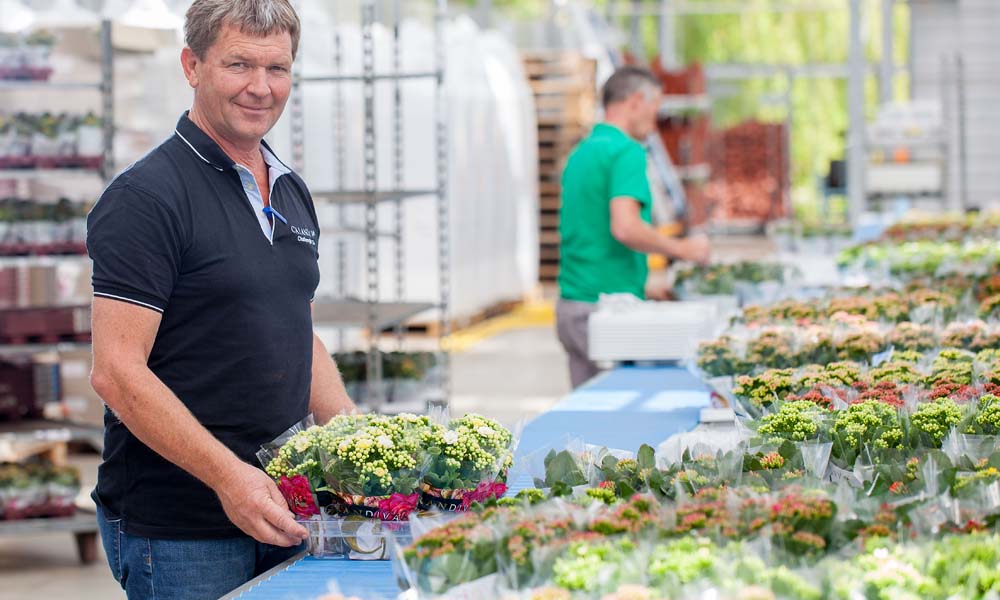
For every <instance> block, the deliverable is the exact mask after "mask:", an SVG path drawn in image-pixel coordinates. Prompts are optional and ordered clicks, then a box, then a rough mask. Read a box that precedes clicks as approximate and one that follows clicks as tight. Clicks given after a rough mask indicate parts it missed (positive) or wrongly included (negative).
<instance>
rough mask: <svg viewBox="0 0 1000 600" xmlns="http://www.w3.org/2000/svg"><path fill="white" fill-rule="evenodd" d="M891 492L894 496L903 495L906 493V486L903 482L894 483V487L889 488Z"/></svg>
mask: <svg viewBox="0 0 1000 600" xmlns="http://www.w3.org/2000/svg"><path fill="white" fill-rule="evenodd" d="M889 492H890V493H892V494H902V493H904V492H906V486H905V485H904V484H903V482H902V481H894V482H892V485H890V486H889Z"/></svg>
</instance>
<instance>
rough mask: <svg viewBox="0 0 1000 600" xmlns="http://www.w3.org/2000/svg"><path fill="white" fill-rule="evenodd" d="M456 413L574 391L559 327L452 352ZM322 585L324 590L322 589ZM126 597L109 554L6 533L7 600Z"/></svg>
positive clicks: (2, 558)
mask: <svg viewBox="0 0 1000 600" xmlns="http://www.w3.org/2000/svg"><path fill="white" fill-rule="evenodd" d="M452 364H453V368H452V373H453V386H454V387H453V400H452V410H453V412H454V413H455V414H463V413H465V412H479V413H482V414H484V415H487V416H491V417H493V418H496V419H499V420H501V421H502V422H503V423H504V424H506V425H508V426H511V425H514V424H515V423H516V422H517V421H519V420H520V419H522V418H530V417H532V416H534V415H537V414H538V413H540V412H543V411H544V410H546V409H547V408H549V407H550V406H552V405H553V404H554V403H555V402H556V401H558V400H559V398H561V397H562V396H563V395H565V394H566V393H567V392H568V391H569V375H568V370H567V367H566V363H565V358H564V355H563V353H562V349H561V348H560V346H559V342H558V341H557V340H556V337H555V332H554V330H553V328H552V327H545V328H526V329H515V330H511V331H507V332H505V333H502V334H500V335H497V336H495V337H492V338H488V339H485V340H483V341H481V342H479V343H477V344H475V345H473V346H471V347H469V348H467V349H465V350H464V351H463V352H460V353H457V354H454V355H453V358H452ZM73 462H74V463H75V464H78V465H79V466H80V468H81V471H82V474H83V477H84V489H86V490H90V489H92V487H93V485H94V482H95V480H96V476H97V465H98V462H99V460H98V458H97V457H95V456H74V457H73ZM320 591H321V590H317V592H320ZM124 597H125V595H124V593H123V592H122V591H121V588H119V587H118V584H117V582H115V580H114V579H113V578H112V577H111V572H110V570H109V569H108V566H107V563H106V562H104V555H103V552H102V553H101V556H100V558H99V560H98V562H96V563H95V564H93V565H88V566H80V564H79V562H78V561H77V558H76V548H75V545H74V543H73V538H72V536H71V535H69V534H49V535H42V536H24V537H17V538H0V600H20V599H28V598H31V599H35V598H53V599H59V600H61V599H73V600H114V599H120V598H124Z"/></svg>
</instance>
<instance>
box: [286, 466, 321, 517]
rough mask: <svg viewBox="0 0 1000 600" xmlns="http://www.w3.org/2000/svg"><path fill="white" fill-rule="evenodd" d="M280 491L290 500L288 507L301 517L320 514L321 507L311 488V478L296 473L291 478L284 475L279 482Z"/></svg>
mask: <svg viewBox="0 0 1000 600" xmlns="http://www.w3.org/2000/svg"><path fill="white" fill-rule="evenodd" d="M278 491H280V492H281V495H282V496H284V497H285V501H286V502H288V508H290V509H291V510H292V512H293V513H295V514H296V515H298V516H300V517H311V516H313V515H318V514H319V508H318V507H317V506H316V502H315V501H314V500H313V495H312V490H311V489H309V479H308V478H306V476H305V475H295V476H294V477H292V478H291V479H289V478H288V477H286V476H284V475H282V476H281V481H280V482H278Z"/></svg>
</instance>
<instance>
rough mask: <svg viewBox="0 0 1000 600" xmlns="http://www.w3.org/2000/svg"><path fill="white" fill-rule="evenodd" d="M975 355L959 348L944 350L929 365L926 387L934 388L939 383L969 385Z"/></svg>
mask: <svg viewBox="0 0 1000 600" xmlns="http://www.w3.org/2000/svg"><path fill="white" fill-rule="evenodd" d="M975 358H976V355H975V354H973V353H972V352H969V351H966V350H961V349H959V348H945V349H944V350H942V351H941V353H940V354H938V356H937V358H935V359H934V362H933V363H932V364H931V374H930V375H929V376H928V377H927V381H926V385H927V386H928V387H931V388H933V387H935V386H937V385H938V384H939V383H941V382H945V381H947V382H950V383H957V384H959V385H969V384H971V383H972V373H973V363H974V362H975Z"/></svg>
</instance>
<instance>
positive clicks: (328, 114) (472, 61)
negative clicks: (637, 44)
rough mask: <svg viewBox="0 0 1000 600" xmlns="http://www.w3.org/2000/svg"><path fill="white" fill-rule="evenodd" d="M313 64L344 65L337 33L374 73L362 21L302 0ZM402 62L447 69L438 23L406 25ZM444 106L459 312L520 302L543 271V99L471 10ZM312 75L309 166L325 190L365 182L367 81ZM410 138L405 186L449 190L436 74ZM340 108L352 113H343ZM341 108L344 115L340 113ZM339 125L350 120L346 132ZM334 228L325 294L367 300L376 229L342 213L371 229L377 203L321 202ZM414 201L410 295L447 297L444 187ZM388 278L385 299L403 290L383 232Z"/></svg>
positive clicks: (384, 224)
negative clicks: (441, 208)
mask: <svg viewBox="0 0 1000 600" xmlns="http://www.w3.org/2000/svg"><path fill="white" fill-rule="evenodd" d="M302 13H303V24H304V31H303V37H302V45H301V54H300V58H299V60H301V61H302V69H303V73H304V74H305V75H306V76H309V75H324V74H331V73H332V72H333V56H334V38H335V36H334V31H336V33H337V34H339V37H340V40H341V57H342V72H343V73H350V74H357V73H360V71H361V64H362V60H361V31H360V28H359V26H358V25H357V24H340V25H337V26H336V27H335V28H334V27H332V26H331V25H330V22H329V19H328V17H327V16H326V15H325V13H324V12H323V10H322V9H320V8H318V7H316V6H310V5H308V4H307V5H306V6H305V7H303V9H302ZM373 35H374V47H375V63H376V71H377V72H379V73H388V72H391V70H392V59H393V57H392V52H391V49H392V36H391V31H389V30H388V29H386V28H384V27H382V26H376V27H375V28H374V29H373ZM400 38H401V41H400V45H401V50H400V59H401V63H402V64H401V70H402V71H403V72H428V71H431V70H433V68H434V36H433V31H432V30H431V29H430V28H429V27H428V26H426V25H424V24H422V23H417V22H413V21H405V22H404V23H403V24H402V27H401V30H400ZM445 46H446V51H445V52H446V61H447V62H446V67H445V73H446V77H445V94H444V96H445V99H444V102H445V110H446V114H447V119H448V132H449V135H448V151H447V163H446V164H447V172H448V193H447V198H448V205H449V211H450V217H451V219H450V232H449V235H450V240H451V257H452V258H451V263H452V264H451V279H452V285H451V298H450V304H451V311H452V314H453V315H457V316H463V315H470V314H473V313H475V312H476V311H479V310H481V309H483V308H485V307H487V306H489V305H491V304H494V303H497V302H500V301H503V300H509V299H517V298H521V297H523V296H524V294H525V293H527V292H528V291H529V290H531V289H532V287H533V286H534V284H535V282H536V281H537V264H538V254H537V253H538V250H537V249H538V233H537V231H538V223H537V215H538V207H537V197H538V196H537V181H538V177H537V139H536V125H535V117H534V114H535V113H534V104H533V97H532V94H531V90H530V88H529V87H528V84H527V79H526V77H525V76H524V73H523V71H522V67H521V64H520V58H519V57H518V54H517V51H516V49H515V48H514V47H513V46H512V45H510V44H509V43H508V42H506V41H505V40H504V39H503V38H501V37H500V36H499V35H497V34H495V33H492V32H483V31H481V30H479V29H478V28H477V27H476V25H475V24H474V23H473V22H472V21H471V20H468V19H459V20H456V21H453V22H449V23H448V24H447V26H446V28H445ZM336 85H339V86H340V101H339V102H338V100H337V94H336V93H335V84H333V83H306V84H304V85H303V111H304V119H305V123H306V136H305V160H304V162H305V165H304V169H303V171H302V175H303V177H304V178H305V180H306V182H307V183H308V184H309V186H310V187H311V188H312V189H313V190H317V191H319V190H334V189H337V188H338V187H343V188H345V189H361V188H363V185H364V179H363V154H362V149H363V135H364V106H363V95H362V86H361V83H360V82H341V83H339V84H336ZM399 85H400V90H401V94H402V98H403V108H402V119H401V139H402V146H401V147H402V157H403V161H402V162H403V169H402V173H401V177H400V179H401V185H400V187H402V188H404V189H433V188H435V187H436V182H437V178H436V177H437V176H436V152H435V148H436V144H435V128H434V102H435V99H434V95H435V84H434V83H433V81H431V80H406V81H402V82H401V83H400V84H399ZM393 86H394V84H393V83H392V82H388V81H378V82H376V84H375V89H376V97H375V111H376V117H375V136H376V149H377V153H376V154H377V168H376V178H377V185H378V187H379V188H380V189H393V188H395V187H397V186H396V173H395V169H394V164H395V163H394V156H393V141H394V120H393V99H392V98H393V90H394V87H393ZM338 106H339V110H338ZM288 113H289V110H288V109H286V115H285V117H283V119H282V121H281V122H279V124H278V126H276V128H275V130H274V131H272V133H271V135H270V136H268V139H269V141H271V142H272V143H273V145H274V146H275V147H276V151H278V152H279V155H281V156H286V157H289V158H290V156H291V151H290V133H289V129H288V121H289V118H288ZM338 115H339V116H338ZM339 127H342V128H343V130H342V131H340V130H339ZM317 208H318V209H319V212H320V220H321V226H322V228H323V230H324V231H325V232H327V233H324V237H323V239H322V240H321V247H320V255H321V256H320V263H321V264H320V267H321V271H322V274H323V278H322V281H321V283H320V290H319V292H318V294H319V295H320V296H323V295H330V296H338V295H341V294H345V295H349V296H356V297H364V295H365V291H366V287H365V272H364V239H363V238H362V236H360V235H358V234H333V233H330V232H332V231H333V230H335V229H336V228H337V224H338V218H339V213H340V211H341V210H343V213H344V218H345V221H346V223H347V225H349V226H360V225H362V224H363V221H364V209H363V207H360V206H351V207H346V208H343V209H340V208H338V207H335V206H318V207H317ZM402 209H403V245H404V246H403V256H404V263H403V269H402V273H403V283H404V286H405V293H404V295H403V298H402V299H404V300H413V301H436V300H437V299H438V298H439V297H440V288H439V285H438V260H437V252H438V244H437V239H438V232H437V210H436V203H435V198H434V197H433V196H426V197H418V198H411V199H408V200H404V201H403V202H402ZM394 225H395V206H394V205H393V204H391V203H390V204H385V205H382V206H380V207H379V210H378V228H379V230H380V231H385V230H391V229H392V228H393V226H394ZM338 246H339V247H342V248H343V252H344V258H345V261H344V263H343V264H344V267H345V269H344V275H345V277H344V280H343V284H344V288H343V289H342V290H341V289H339V287H340V286H339V283H340V282H339V281H338V277H337V273H338ZM379 265H380V273H379V286H380V295H381V298H382V299H396V298H397V295H396V292H397V289H396V268H395V253H394V244H393V242H392V241H391V240H389V239H384V240H382V241H381V242H380V243H379Z"/></svg>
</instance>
